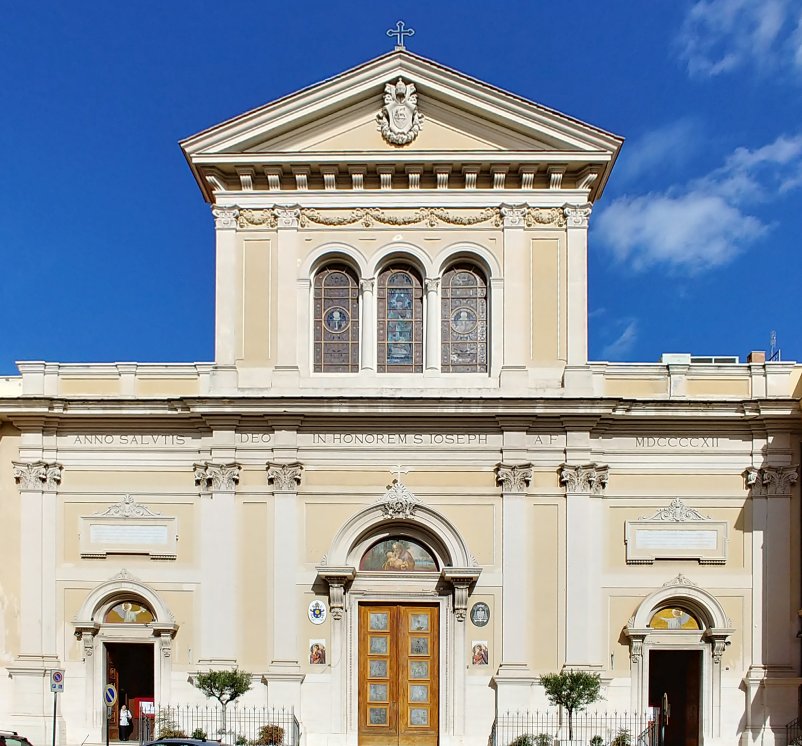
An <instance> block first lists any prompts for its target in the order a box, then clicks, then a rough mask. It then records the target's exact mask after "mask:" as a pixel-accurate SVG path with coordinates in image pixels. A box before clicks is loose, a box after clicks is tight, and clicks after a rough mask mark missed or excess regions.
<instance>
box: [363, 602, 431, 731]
mask: <svg viewBox="0 0 802 746" xmlns="http://www.w3.org/2000/svg"><path fill="white" fill-rule="evenodd" d="M438 632H439V607H437V606H426V605H422V604H420V605H418V604H416V605H399V604H394V605H368V604H360V607H359V744H360V746H436V744H437V734H438V731H439V706H438V704H439V675H440V672H439V658H440V652H439V644H438V643H439V639H438Z"/></svg>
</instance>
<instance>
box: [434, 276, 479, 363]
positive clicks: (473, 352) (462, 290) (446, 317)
mask: <svg viewBox="0 0 802 746" xmlns="http://www.w3.org/2000/svg"><path fill="white" fill-rule="evenodd" d="M440 298H441V300H440V342H441V359H440V370H442V371H443V373H486V372H487V281H486V280H485V277H484V275H483V274H482V273H481V272H480V271H479V270H478V269H477V268H476V267H474V266H472V265H469V264H458V265H455V266H453V267H451V268H450V269H449V270H448V271H447V272H446V273H445V274H444V275H443V283H442V287H441V295H440Z"/></svg>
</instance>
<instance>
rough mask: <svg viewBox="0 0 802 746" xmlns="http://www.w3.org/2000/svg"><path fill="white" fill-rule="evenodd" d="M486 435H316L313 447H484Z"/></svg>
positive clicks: (486, 441) (313, 439) (313, 437)
mask: <svg viewBox="0 0 802 746" xmlns="http://www.w3.org/2000/svg"><path fill="white" fill-rule="evenodd" d="M487 443H488V436H487V435H486V434H484V433H315V434H314V435H312V444H313V445H327V446H432V445H435V446H436V445H448V446H484V445H487Z"/></svg>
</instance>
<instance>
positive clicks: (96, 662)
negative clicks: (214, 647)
mask: <svg viewBox="0 0 802 746" xmlns="http://www.w3.org/2000/svg"><path fill="white" fill-rule="evenodd" d="M73 626H74V628H75V636H76V637H77V638H78V639H79V640H81V642H82V644H83V659H84V665H85V682H86V685H85V712H87V714H88V716H89V721H88V722H87V726H88V727H90V728H91V730H92V731H94V732H95V733H96V734H97V735H98V738H99V739H102V738H104V737H105V734H104V732H103V731H104V727H105V718H106V712H105V707H104V706H103V704H102V701H103V700H102V690H103V688H104V686H105V685H106V684H114V686H115V687H116V689H117V692H118V703H117V705H116V707H114V708H113V710H112V713H111V718H110V720H109V738H110V739H111V740H118V739H119V738H121V737H122V738H125V737H126V734H125V733H124V732H123V733H121V732H120V728H119V726H120V722H119V712H120V706H121V705H123V704H125V705H126V706H127V707H128V709H129V710H130V711H131V713H132V715H133V718H132V720H133V722H132V725H133V729H132V730H131V731H130V732H129V733H128V734H127V735H128V738H129V739H130V740H138V739H139V736H140V733H139V732H138V716H139V714H140V712H141V711H143V710H144V711H147V710H148V709H149V708H150V707H152V706H153V705H154V704H155V703H156V702H159V701H163V700H164V699H165V698H167V697H169V681H170V673H171V668H172V667H171V654H172V640H173V638H174V637H175V633H176V630H177V629H178V626H177V625H176V623H175V619H174V618H173V616H172V614H171V613H170V611H169V609H168V608H167V607H166V606H165V604H164V603H163V602H162V601H161V599H160V598H159V596H158V595H157V594H156V593H155V592H154V591H153V589H151V588H150V587H148V586H147V585H145V584H144V583H142V582H140V581H139V580H137V579H136V578H134V577H133V576H132V575H131V574H130V573H128V572H127V571H125V570H123V571H122V572H120V573H119V574H118V575H116V576H115V577H114V578H112V579H111V580H109V581H107V582H105V583H103V584H101V585H100V586H98V587H97V588H95V589H94V590H93V591H92V592H91V593H90V594H89V595H88V596H87V598H86V600H85V601H84V603H83V605H82V606H81V610H80V612H79V615H78V618H77V619H76V621H75V622H73ZM143 735H147V734H143Z"/></svg>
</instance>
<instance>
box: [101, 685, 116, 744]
mask: <svg viewBox="0 0 802 746" xmlns="http://www.w3.org/2000/svg"><path fill="white" fill-rule="evenodd" d="M103 704H105V705H106V746H109V723H111V708H112V707H114V705H115V704H117V687H116V686H114V684H106V686H105V688H104V689H103Z"/></svg>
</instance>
